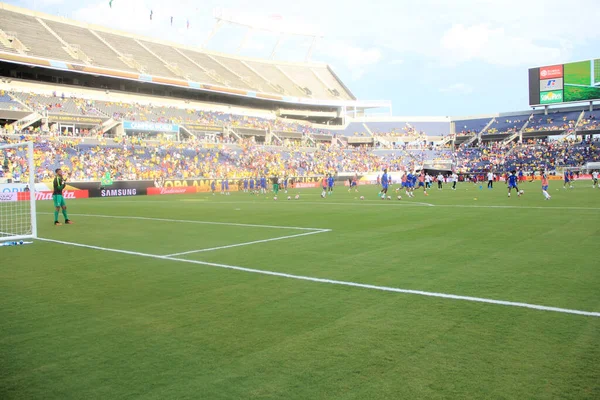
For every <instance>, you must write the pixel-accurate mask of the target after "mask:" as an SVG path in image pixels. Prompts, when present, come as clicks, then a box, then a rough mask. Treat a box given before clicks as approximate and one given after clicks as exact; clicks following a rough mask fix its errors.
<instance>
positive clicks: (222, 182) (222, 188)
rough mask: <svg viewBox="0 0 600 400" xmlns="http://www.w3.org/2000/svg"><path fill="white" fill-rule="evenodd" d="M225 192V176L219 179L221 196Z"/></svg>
mask: <svg viewBox="0 0 600 400" xmlns="http://www.w3.org/2000/svg"><path fill="white" fill-rule="evenodd" d="M224 194H225V178H223V179H221V196H223V195H224Z"/></svg>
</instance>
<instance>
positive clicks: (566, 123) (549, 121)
mask: <svg viewBox="0 0 600 400" xmlns="http://www.w3.org/2000/svg"><path fill="white" fill-rule="evenodd" d="M580 115H581V111H571V112H555V113H552V114H549V115H532V116H531V118H530V122H529V125H528V126H527V128H526V129H525V130H526V131H528V132H531V131H560V130H566V129H572V128H575V124H576V122H577V120H578V119H579V116H580Z"/></svg>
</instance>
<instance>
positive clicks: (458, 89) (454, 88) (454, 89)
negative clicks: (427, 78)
mask: <svg viewBox="0 0 600 400" xmlns="http://www.w3.org/2000/svg"><path fill="white" fill-rule="evenodd" d="M439 90H440V92H441V93H454V94H456V93H459V94H469V93H473V87H471V86H470V85H467V84H466V83H462V82H460V83H454V84H452V85H450V86H446V87H443V88H440V89H439Z"/></svg>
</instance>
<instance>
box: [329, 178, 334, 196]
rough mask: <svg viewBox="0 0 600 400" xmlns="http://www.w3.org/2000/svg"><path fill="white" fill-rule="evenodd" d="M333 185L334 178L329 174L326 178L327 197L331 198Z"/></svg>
mask: <svg viewBox="0 0 600 400" xmlns="http://www.w3.org/2000/svg"><path fill="white" fill-rule="evenodd" d="M334 184H335V178H334V177H333V175H332V174H329V177H328V178H327V195H328V196H331V195H332V194H333V185H334Z"/></svg>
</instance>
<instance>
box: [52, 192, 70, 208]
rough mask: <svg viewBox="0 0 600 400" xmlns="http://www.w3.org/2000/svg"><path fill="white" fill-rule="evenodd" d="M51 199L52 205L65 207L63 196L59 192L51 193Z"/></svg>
mask: <svg viewBox="0 0 600 400" xmlns="http://www.w3.org/2000/svg"><path fill="white" fill-rule="evenodd" d="M52 201H53V202H54V207H66V206H67V204H66V203H65V198H64V197H63V196H62V195H61V194H53V195H52Z"/></svg>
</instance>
